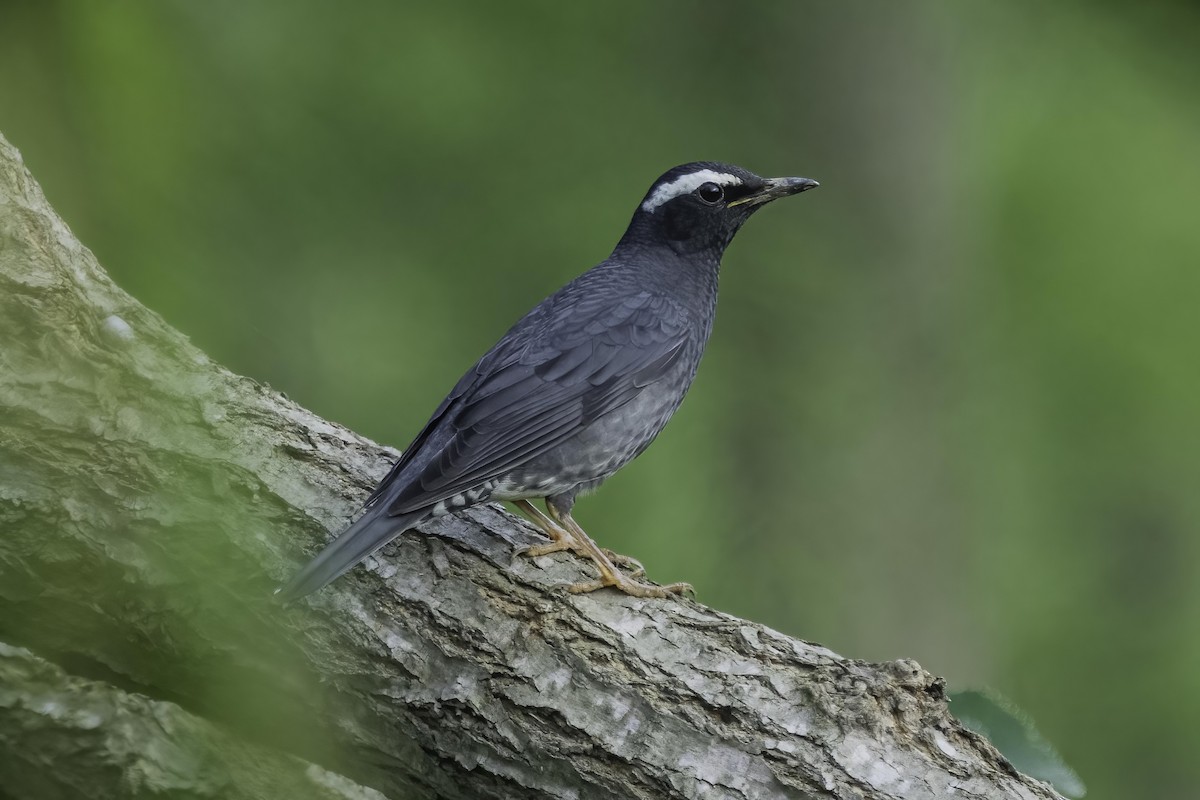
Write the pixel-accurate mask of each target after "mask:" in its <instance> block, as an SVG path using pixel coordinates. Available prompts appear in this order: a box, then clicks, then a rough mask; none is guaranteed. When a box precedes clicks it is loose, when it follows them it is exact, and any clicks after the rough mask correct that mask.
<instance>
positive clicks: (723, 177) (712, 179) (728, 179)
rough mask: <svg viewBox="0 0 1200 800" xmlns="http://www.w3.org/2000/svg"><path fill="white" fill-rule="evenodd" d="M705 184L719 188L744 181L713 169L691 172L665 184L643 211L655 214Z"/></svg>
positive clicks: (648, 199) (643, 206)
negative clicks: (666, 203) (658, 209)
mask: <svg viewBox="0 0 1200 800" xmlns="http://www.w3.org/2000/svg"><path fill="white" fill-rule="evenodd" d="M705 183H715V184H717V185H719V186H740V185H741V183H742V179H741V178H739V177H737V176H736V175H730V174H729V173H727V172H714V171H713V170H711V169H702V170H698V171H696V172H689V173H688V174H687V175H680V176H679V177H678V178H676V179H675V180H673V181H671V182H670V183H664V184H663V185H662V186H660V187H658V188H657V189H655V190H654V194H652V195H650V196H649V197H647V198H646V202H644V203H642V210H643V211H647V212H649V213H651V214H653V213H654V210H655V209H657V208H658V207H659V206H661V205H662V204H663V203H665V202H667V201H668V200H674V199H675V198H676V197H679V196H680V195H685V194H688V193H689V192H694V191H696V190H697V189H699V188H700V185H701V184H705Z"/></svg>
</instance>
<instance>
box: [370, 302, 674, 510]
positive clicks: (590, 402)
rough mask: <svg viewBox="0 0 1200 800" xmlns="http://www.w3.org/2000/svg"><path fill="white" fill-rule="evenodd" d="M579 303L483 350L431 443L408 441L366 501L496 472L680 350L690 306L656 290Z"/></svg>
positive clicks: (635, 385)
mask: <svg viewBox="0 0 1200 800" xmlns="http://www.w3.org/2000/svg"><path fill="white" fill-rule="evenodd" d="M592 299H593V298H588V300H589V301H590V300H592ZM585 307H586V310H587V313H580V309H581V306H580V305H579V304H576V305H574V306H572V311H573V313H571V314H563V315H561V318H558V319H552V320H550V321H549V322H547V321H546V320H544V319H543V320H532V321H530V323H529V324H530V326H533V325H534V324H535V323H536V324H537V325H538V326H539V327H538V328H537V329H536V333H537V335H536V336H533V337H531V338H530V339H529V340H527V344H526V346H525V347H523V348H522V349H521V351H520V352H519V353H512V352H508V353H505V354H502V355H500V354H496V353H494V352H493V353H489V354H488V356H485V357H484V359H482V360H481V361H480V363H479V364H478V365H476V367H475V368H474V369H472V370H471V372H469V373H468V374H467V375H466V376H464V378H463V380H462V381H460V382H459V385H458V386H456V387H455V391H454V392H452V393H451V396H450V397H448V398H447V399H446V401H445V402H444V403H443V406H442V407H440V408H439V409H438V412H437V413H435V414H434V416H433V418H431V419H430V421H429V423H428V424H427V426H426V429H425V430H423V431H422V433H421V434H420V435H418V437H417V440H416V441H415V442H414V445H413V447H414V448H417V449H418V450H420V451H427V450H429V448H430V447H433V448H435V449H436V452H411V453H410V452H409V451H406V452H405V454H404V458H402V459H401V463H398V464H397V466H396V468H394V469H393V471H392V472H391V473H390V474H389V476H388V478H387V479H385V484H384V485H381V486H380V488H379V489H377V490H376V493H375V495H373V501H374V500H376V499H378V498H381V497H386V498H387V503H388V513H389V514H393V515H398V514H406V513H411V512H413V511H414V510H417V509H419V508H424V507H428V506H430V505H433V504H435V503H437V502H440V501H442V500H446V499H448V498H451V497H454V496H455V495H457V494H459V493H461V492H465V491H468V490H470V489H472V488H475V487H477V486H479V485H481V484H482V483H484V482H486V481H488V480H492V479H496V478H499V477H500V476H502V475H504V474H506V473H508V472H509V471H511V470H513V469H515V468H517V467H519V466H521V465H522V464H524V463H526V462H527V461H529V460H531V459H533V458H535V457H537V456H539V455H541V454H543V453H545V452H547V451H549V450H551V449H553V448H554V447H555V446H557V445H559V444H561V443H562V442H564V441H566V440H567V439H569V438H570V437H571V436H573V435H575V434H576V433H578V432H579V431H580V430H581V429H583V428H584V427H586V426H587V425H588V424H590V423H591V422H592V421H594V420H596V419H597V418H599V417H601V416H603V415H604V414H607V413H610V412H611V411H613V410H615V409H616V408H619V407H620V406H622V405H624V404H625V403H627V402H629V401H630V400H632V399H633V398H634V397H636V396H637V395H638V393H640V392H641V391H642V390H643V389H644V388H645V387H647V386H649V385H651V384H653V383H654V382H655V381H657V380H660V379H661V378H662V377H664V376H665V375H667V374H669V373H670V371H671V370H672V369H673V368H674V366H675V364H676V362H677V361H678V359H679V358H680V356H681V355H682V354H683V352H684V350H685V346H686V344H687V341H688V330H689V329H688V325H687V316H686V314H685V312H684V311H683V310H682V309H680V308H679V307H678V306H677V305H675V304H674V303H673V302H672V301H670V300H669V299H668V298H666V297H664V296H662V295H652V294H649V293H645V292H643V293H640V294H638V295H633V296H631V297H628V298H625V299H623V300H621V301H618V302H615V303H613V302H609V303H608V304H607V305H606V304H602V303H594V302H589V303H587V304H585ZM519 327H520V326H519V325H518V328H519ZM515 330H517V329H514V331H515ZM530 332H531V333H532V332H533V331H530ZM513 338H514V337H511V336H510V337H506V339H505V340H502V342H501V345H503V344H504V342H505V341H511V340H512V339H513ZM414 470H415V472H414Z"/></svg>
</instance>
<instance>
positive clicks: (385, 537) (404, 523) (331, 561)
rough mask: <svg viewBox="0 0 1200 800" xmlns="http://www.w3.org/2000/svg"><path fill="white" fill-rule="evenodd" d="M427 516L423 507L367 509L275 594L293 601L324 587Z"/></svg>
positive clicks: (379, 507)
mask: <svg viewBox="0 0 1200 800" xmlns="http://www.w3.org/2000/svg"><path fill="white" fill-rule="evenodd" d="M424 516H425V512H423V511H418V512H415V513H411V514H400V515H398V516H389V515H388V513H387V506H386V505H384V504H381V506H376V507H375V508H372V509H368V510H367V512H366V513H365V514H363V515H362V516H361V517H359V518H358V519H357V520H355V521H354V522H353V523H352V524H351V525H350V527H348V528H346V530H345V531H343V532H342V533H341V535H339V536H338V537H337V538H336V539H334V540H333V541H332V542H330V543H329V544H328V545H326V547H325V549H324V550H322V551H321V552H320V553H319V554H318V555H317V557H316V558H314V559H313V560H312V561H310V562H308V564H307V565H305V567H304V569H302V570H300V572H298V573H297V574H296V576H295V577H294V578H292V579H291V580H290V581H289V582H288V583H287V584H286V585H285V586H282V587H280V588H279V589H276V590H275V594H276V596H277V597H279V598H280V600H281V601H282V602H284V603H290V602H292V601H293V600H299V599H300V598H301V597H304V596H305V595H308V594H312V593H313V592H315V591H317V590H318V589H322V588H324V587H325V586H327V585H328V584H330V583H332V582H333V581H335V580H337V579H338V578H339V577H341V576H342V575H343V574H344V573H346V572H348V571H349V570H350V569H352V568H353V567H354V565H355V564H358V563H359V562H360V561H362V560H363V559H365V558H366V557H367V556H369V555H371V554H372V553H374V552H375V551H376V550H378V549H379V548H381V547H383V546H384V545H385V544H387V543H388V542H390V541H391V540H392V539H395V538H396V537H397V536H399V535H400V534H401V533H403V532H404V531H406V530H408V529H409V528H411V527H412V526H413V525H416V524H417V523H418V522H420V521H421V519H422V518H423V517H424Z"/></svg>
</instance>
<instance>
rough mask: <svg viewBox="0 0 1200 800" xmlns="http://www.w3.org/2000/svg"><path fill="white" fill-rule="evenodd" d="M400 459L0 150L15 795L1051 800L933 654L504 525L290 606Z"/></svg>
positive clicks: (414, 550) (394, 558)
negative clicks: (812, 624) (831, 639)
mask: <svg viewBox="0 0 1200 800" xmlns="http://www.w3.org/2000/svg"><path fill="white" fill-rule="evenodd" d="M163 269H164V271H170V270H171V269H172V266H171V265H170V264H164V265H163ZM395 456H396V452H395V451H394V450H390V449H388V448H384V447H380V446H379V445H376V444H374V443H372V442H370V441H367V440H366V439H364V438H362V437H360V436H357V435H355V434H354V433H353V432H351V431H349V430H346V429H345V428H342V427H340V426H338V425H336V424H333V423H330V422H327V421H325V420H323V419H320V418H319V417H317V416H315V415H314V414H312V413H310V412H308V411H306V410H305V409H303V408H300V407H299V406H297V405H296V404H295V403H292V402H290V401H289V400H288V399H287V398H286V397H284V396H283V395H281V394H280V393H279V392H277V391H274V390H272V389H270V388H268V387H265V386H262V385H260V384H258V383H255V382H254V381H252V380H249V379H246V378H242V377H239V376H237V375H233V374H231V373H230V372H228V371H226V370H225V369H222V368H221V367H220V366H219V365H217V364H215V363H213V362H212V361H211V360H209V359H208V358H207V357H205V356H204V354H202V353H201V352H199V351H198V350H197V349H196V348H195V347H193V346H192V345H191V344H190V343H189V342H188V341H187V339H186V338H185V337H184V336H182V335H181V334H180V333H178V332H177V331H175V330H173V329H172V328H171V327H170V326H168V325H167V324H165V323H164V322H163V320H161V319H160V318H159V317H157V316H156V315H154V314H153V313H152V312H150V311H148V310H147V309H146V308H144V307H142V306H141V305H139V304H138V303H137V302H136V301H135V300H133V299H132V298H131V297H129V296H128V295H126V294H125V293H124V292H122V291H121V290H120V289H118V288H117V287H116V286H115V285H114V284H113V283H112V281H111V280H109V278H108V276H107V275H106V274H105V273H104V271H103V270H102V269H101V268H100V266H99V265H98V263H97V262H96V259H95V258H94V257H93V255H92V253H91V252H89V251H88V250H87V249H86V248H84V247H83V246H82V245H81V244H80V243H79V242H78V241H77V240H76V239H75V238H74V236H73V235H72V234H71V232H70V231H69V230H68V228H67V226H66V225H65V224H64V223H63V222H62V220H61V219H59V218H58V216H57V215H56V214H55V213H54V211H53V210H52V209H51V208H50V206H49V205H48V203H47V201H46V199H45V198H44V197H43V195H42V192H41V190H40V189H39V187H38V186H37V184H36V183H35V182H34V180H33V178H32V177H31V176H30V174H29V173H28V171H26V169H25V167H24V165H23V164H22V162H21V160H20V156H19V154H18V153H17V151H16V150H15V149H14V148H13V147H12V146H11V145H9V144H8V143H7V142H6V141H4V140H3V139H2V138H0V642H4V643H5V644H4V645H3V646H0V748H2V751H0V798H4V800H7V798H43V797H54V798H57V797H63V798H67V797H93V796H94V797H112V798H123V797H137V798H142V797H217V796H220V797H235V798H240V797H262V798H272V797H309V796H312V797H370V796H384V797H389V798H396V799H399V798H574V799H575V800H584V799H585V798H587V799H590V798H656V799H657V798H804V797H836V798H914V799H916V798H947V797H962V798H1053V797H1057V795H1056V794H1055V793H1054V792H1053V791H1051V790H1050V789H1049V788H1048V787H1046V786H1045V785H1043V784H1041V783H1039V782H1037V781H1034V780H1032V779H1030V778H1027V777H1025V776H1023V775H1021V774H1019V773H1018V772H1016V771H1015V770H1014V769H1013V768H1012V767H1011V766H1010V765H1009V764H1008V762H1007V761H1005V760H1004V759H1003V758H1002V757H1001V756H1000V755H999V754H998V753H997V752H996V751H995V750H994V749H993V748H992V747H991V745H989V744H988V743H987V742H986V741H985V740H983V739H982V738H980V737H978V736H976V735H975V734H973V733H971V732H969V731H967V730H966V729H964V728H963V727H962V726H961V725H960V724H959V723H958V722H957V721H956V720H955V719H954V718H953V717H952V716H951V715H950V713H949V710H948V707H947V702H946V699H945V696H944V694H943V684H942V681H941V680H940V679H938V678H935V677H933V676H931V675H929V674H928V673H926V672H925V671H924V670H922V669H921V667H920V666H919V665H917V664H916V663H915V662H912V661H895V662H889V663H883V664H871V663H864V662H861V661H854V660H850V659H845V658H842V657H840V656H838V655H836V654H835V653H833V652H830V651H829V650H827V649H825V648H823V647H820V646H818V645H814V644H809V643H807V642H803V641H799V640H796V639H791V638H789V637H786V636H783V635H782V634H779V633H777V632H775V631H773V630H770V629H768V628H764V627H762V626H760V625H756V624H754V623H752V622H747V621H744V620H740V619H736V618H734V617H731V616H728V615H726V614H722V613H720V612H718V611H714V610H712V609H710V608H706V607H704V606H702V605H700V604H698V603H696V602H694V601H692V600H690V599H687V598H680V599H670V600H645V599H637V598H631V597H626V596H624V595H620V594H617V593H615V592H612V591H609V590H605V591H600V592H596V593H594V594H588V595H569V594H565V593H563V592H562V591H561V590H560V589H559V588H556V587H560V586H561V584H564V583H567V582H570V581H576V580H581V579H584V578H586V577H589V573H588V572H587V565H585V564H582V563H581V562H580V561H579V560H578V559H577V558H575V557H572V556H570V555H567V554H562V553H559V554H555V555H554V556H550V557H542V558H538V559H532V560H531V559H526V558H523V557H514V551H515V550H516V549H517V548H519V547H520V546H522V545H525V544H529V543H534V542H537V541H540V539H539V537H538V535H537V534H536V533H535V532H534V530H533V529H532V528H531V527H530V526H529V525H527V524H525V523H523V522H521V521H518V520H517V519H516V518H514V517H513V516H512V515H510V514H508V513H506V512H505V511H504V510H502V509H500V508H498V507H490V506H489V507H482V508H478V509H475V510H473V511H470V512H468V513H466V514H464V515H461V516H458V517H450V518H445V519H443V520H440V521H438V522H436V523H432V524H429V525H427V526H425V527H424V528H422V530H421V533H420V534H409V535H406V536H403V537H401V539H400V540H398V542H397V543H395V544H393V545H392V546H390V547H388V548H386V549H385V550H384V551H383V552H382V553H381V554H380V555H379V556H378V557H375V558H372V559H370V560H369V561H368V563H367V567H366V568H359V569H357V570H354V571H353V572H352V573H351V574H350V575H348V576H347V577H346V578H344V579H342V580H340V581H338V582H337V583H336V584H335V585H334V586H332V587H330V588H329V589H328V590H326V591H324V592H322V593H320V594H318V595H317V596H315V597H314V598H312V599H310V600H308V601H305V602H303V603H300V604H298V605H297V606H296V607H292V608H281V607H280V606H279V604H278V603H276V602H274V600H273V598H272V596H271V592H272V590H273V588H274V587H275V586H276V585H277V584H278V583H279V582H280V581H281V580H283V579H284V578H285V577H287V576H288V575H289V574H290V573H291V572H292V571H293V570H294V569H296V568H297V567H298V566H299V565H300V563H301V561H302V560H303V559H304V558H305V557H306V556H308V555H311V554H312V553H313V552H314V551H315V550H316V549H318V548H319V547H320V545H321V543H322V542H323V541H325V540H326V539H327V538H328V537H329V535H330V532H331V531H334V530H336V529H337V528H339V527H341V526H342V525H343V524H344V522H345V521H346V519H347V517H348V516H349V515H350V514H351V513H352V512H353V511H354V510H355V508H356V507H357V505H358V504H359V503H360V502H361V501H362V499H363V497H364V496H365V494H366V493H367V491H368V490H369V489H370V488H371V486H372V485H373V483H374V482H375V481H376V480H377V479H379V478H380V477H381V476H382V474H383V473H384V471H385V470H386V469H387V466H388V463H389V460H390V459H393V458H394V457H395ZM376 793H378V794H376Z"/></svg>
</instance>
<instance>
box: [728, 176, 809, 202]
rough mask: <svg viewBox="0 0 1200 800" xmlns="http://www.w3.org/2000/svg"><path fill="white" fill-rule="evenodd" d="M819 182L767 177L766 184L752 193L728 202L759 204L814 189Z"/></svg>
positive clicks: (807, 179) (804, 179)
mask: <svg viewBox="0 0 1200 800" xmlns="http://www.w3.org/2000/svg"><path fill="white" fill-rule="evenodd" d="M820 185H821V184H819V183H817V182H816V181H814V180H813V179H812V178H767V181H766V185H765V186H763V188H762V189H760V190H759V191H757V192H755V193H754V194H750V195H746V196H745V197H739V198H738V199H737V200H734V201H733V202H732V203H730V204H729V205H730V207H732V206H741V205H749V206H761V205H762V204H763V203H769V202H771V201H772V200H776V199H778V198H780V197H787V196H788V195H790V194H800V192H806V191H808V190H809V189H815V188H817V187H818V186H820Z"/></svg>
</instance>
